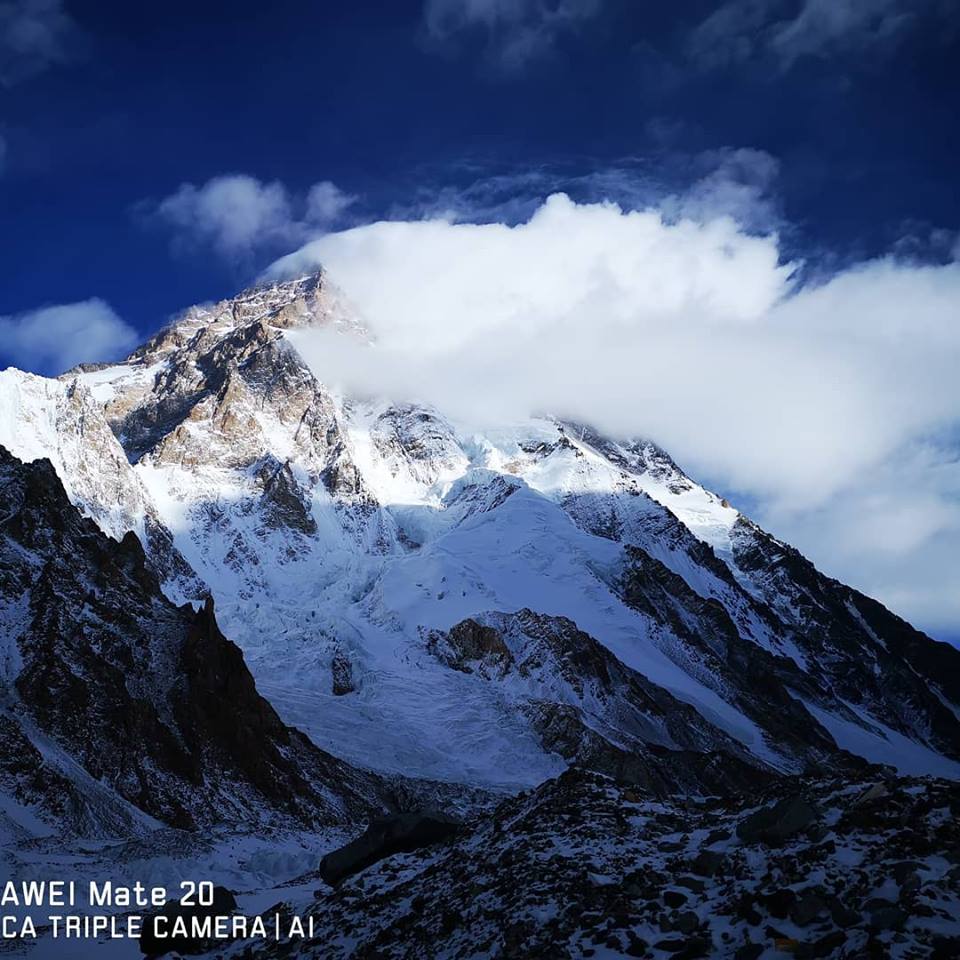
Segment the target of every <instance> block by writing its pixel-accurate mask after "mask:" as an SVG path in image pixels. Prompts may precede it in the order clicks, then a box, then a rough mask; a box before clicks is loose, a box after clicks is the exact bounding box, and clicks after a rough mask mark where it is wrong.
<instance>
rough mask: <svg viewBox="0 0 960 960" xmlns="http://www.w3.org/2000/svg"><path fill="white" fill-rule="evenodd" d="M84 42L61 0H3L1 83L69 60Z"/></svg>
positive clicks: (0, 4)
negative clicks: (4, 0)
mask: <svg viewBox="0 0 960 960" xmlns="http://www.w3.org/2000/svg"><path fill="white" fill-rule="evenodd" d="M82 45H83V34H82V32H81V30H80V28H79V27H78V26H77V23H76V22H75V21H74V19H73V18H72V17H71V16H70V15H69V14H68V13H67V12H66V11H65V10H64V9H63V3H62V2H61V0H6V2H0V86H5V87H10V86H13V85H14V84H16V83H19V82H20V81H22V80H27V79H29V78H30V77H32V76H35V75H36V74H38V73H43V71H44V70H46V69H48V68H49V67H51V66H54V65H56V64H61V63H67V62H69V61H70V60H72V59H73V58H74V57H75V56H76V55H77V53H78V52H79V51H80V49H81V48H82Z"/></svg>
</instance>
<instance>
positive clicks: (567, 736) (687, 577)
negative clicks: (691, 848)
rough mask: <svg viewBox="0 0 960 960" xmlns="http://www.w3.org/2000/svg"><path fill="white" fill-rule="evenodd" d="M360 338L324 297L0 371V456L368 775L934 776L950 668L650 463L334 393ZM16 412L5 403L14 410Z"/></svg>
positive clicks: (297, 284)
mask: <svg viewBox="0 0 960 960" xmlns="http://www.w3.org/2000/svg"><path fill="white" fill-rule="evenodd" d="M320 329H322V330H327V331H330V330H333V331H337V332H339V333H340V334H341V335H343V336H347V337H354V338H357V339H358V340H360V341H361V342H366V341H369V340H370V339H371V338H370V336H369V334H368V333H367V332H366V330H365V329H364V326H363V324H362V322H361V320H360V319H359V318H358V317H357V316H356V314H355V312H354V311H353V310H352V308H351V307H350V305H349V302H348V301H347V299H346V298H345V297H344V295H343V294H342V293H340V292H339V291H338V290H337V289H336V288H335V287H334V286H333V285H332V284H331V283H330V282H329V281H328V279H327V277H326V275H325V274H323V273H318V274H314V275H310V276H304V277H298V278H296V279H293V280H289V281H283V282H272V283H267V284H263V285H260V286H257V287H254V288H252V289H251V290H248V291H245V292H244V293H242V294H240V295H239V296H238V297H236V298H233V299H230V300H226V301H222V302H220V303H217V304H213V305H207V306H203V307H195V308H192V309H190V310H188V311H187V312H186V313H185V314H184V315H183V316H181V317H180V318H178V319H177V320H175V321H174V322H173V323H172V324H171V325H170V326H169V327H168V328H166V329H164V330H163V331H161V332H160V333H159V334H157V335H156V336H155V337H153V338H152V339H151V340H149V341H148V342H147V343H146V344H144V345H143V346H142V347H140V348H139V349H138V350H136V351H135V352H134V353H133V354H132V355H131V356H130V357H129V358H128V359H127V360H126V361H124V362H122V363H119V364H114V365H99V366H96V367H87V368H84V369H78V370H74V371H70V372H69V373H67V374H65V375H64V376H63V377H61V378H60V380H59V381H48V380H42V379H40V378H34V377H30V376H27V375H24V374H20V373H18V372H16V371H6V372H5V373H3V374H0V401H2V405H3V406H2V409H3V411H4V416H3V419H2V420H0V423H2V424H4V427H3V428H2V429H0V442H4V443H6V444H7V445H8V446H10V447H11V449H12V450H13V452H14V453H16V454H18V455H20V456H24V457H27V458H29V457H32V456H38V455H45V456H48V457H50V459H51V461H52V462H53V463H54V464H55V466H56V468H57V470H58V473H59V474H60V475H61V478H62V480H63V482H64V485H65V487H66V489H67V491H68V493H69V495H70V497H71V499H72V500H73V502H74V503H75V504H76V505H77V506H78V507H79V509H80V510H81V511H83V512H84V513H85V514H86V515H87V516H89V517H90V518H91V519H92V520H94V521H95V522H96V523H98V524H99V525H100V526H101V528H102V529H104V530H105V531H106V532H108V533H110V534H111V535H113V536H118V535H120V534H121V533H122V532H124V531H133V532H134V533H136V534H137V536H138V537H139V538H140V539H141V541H142V542H143V543H144V545H145V549H146V552H147V557H148V564H149V566H150V567H151V569H152V570H154V571H155V573H156V575H157V577H158V578H159V579H160V581H161V582H162V584H163V589H164V590H165V591H166V593H167V594H168V596H170V597H171V598H172V599H173V600H174V601H176V602H178V603H181V602H183V601H185V600H188V599H192V600H195V601H199V600H201V599H202V598H203V597H205V596H207V595H208V594H209V595H210V596H212V597H213V598H214V600H215V603H216V609H217V616H218V620H219V622H220V623H221V624H222V625H223V629H224V632H225V634H226V635H227V636H229V637H231V639H232V640H234V641H235V642H236V643H237V644H239V646H240V647H241V649H242V650H243V652H244V656H245V658H246V661H247V663H248V664H249V666H250V669H251V671H252V673H253V675H254V676H255V678H256V681H257V685H258V688H259V689H260V690H261V691H262V692H263V694H264V695H265V696H266V697H267V698H268V699H269V700H270V702H271V704H272V705H273V706H274V708H275V709H276V710H277V711H278V713H279V715H280V716H281V717H282V718H283V719H284V721H285V722H286V723H288V724H293V725H295V726H297V727H299V728H301V729H302V730H304V731H305V732H306V733H307V734H308V735H309V736H310V737H311V738H312V739H313V740H314V741H315V742H316V743H317V744H318V746H320V747H321V748H323V749H325V750H328V751H329V752H331V753H333V754H335V755H338V756H340V757H342V758H343V759H344V760H346V761H348V762H351V763H354V764H358V765H361V766H364V767H368V768H371V769H373V770H376V771H378V772H380V773H388V774H401V775H404V776H416V777H427V778H434V779H437V780H443V781H447V782H450V783H458V784H465V785H471V786H474V787H480V788H487V789H494V790H506V791H512V790H516V789H519V788H522V787H529V786H533V785H535V784H537V783H539V782H542V781H543V780H545V779H546V778H548V777H550V776H554V775H556V774H558V773H559V772H561V771H562V770H563V769H564V768H565V767H566V766H567V765H568V764H569V763H571V762H574V761H576V762H581V761H583V760H584V759H585V758H587V759H589V762H590V763H592V764H593V765H594V766H595V767H596V768H597V769H601V770H611V769H619V770H624V769H628V768H629V769H630V770H631V771H632V774H631V775H632V776H634V777H636V778H638V779H639V780H640V781H642V782H643V783H644V784H647V785H650V784H654V783H655V784H658V785H659V787H660V788H661V789H662V790H664V791H669V790H672V789H675V788H676V787H677V786H678V785H680V784H683V785H684V787H685V788H694V787H698V786H699V787H700V788H702V789H707V790H713V789H715V788H716V787H718V786H719V785H720V784H719V782H717V781H715V779H714V778H713V775H712V774H710V773H709V771H710V770H711V769H713V768H714V767H715V766H716V765H711V764H710V763H708V762H707V761H706V760H705V759H704V758H709V757H716V756H723V757H724V758H726V759H727V762H726V763H725V764H724V766H725V769H726V770H727V771H728V774H729V778H730V779H731V780H732V781H735V782H738V783H741V784H742V783H744V782H746V781H747V780H748V779H749V778H750V777H756V778H758V780H759V781H763V780H764V779H765V778H766V777H767V776H768V775H769V774H772V773H775V772H778V773H790V772H799V771H801V770H803V769H804V768H806V767H808V766H809V765H811V764H822V763H835V764H839V765H846V766H849V765H851V764H854V765H855V764H856V763H857V762H859V760H858V758H861V759H865V760H868V761H875V762H885V763H892V764H894V765H895V766H897V767H899V769H901V771H903V772H905V773H938V774H942V775H947V776H954V777H955V776H957V775H958V773H960V713H958V710H960V679H958V678H960V669H958V667H960V652H958V651H956V650H955V649H954V648H952V647H949V646H947V645H945V644H940V643H936V642H935V641H933V640H931V639H930V638H928V637H926V636H924V635H923V634H921V633H919V632H918V631H916V630H914V629H913V628H911V627H910V626H909V625H908V624H906V623H905V622H904V621H902V620H900V619H899V618H898V617H896V616H895V615H893V614H892V613H890V612H889V611H887V610H886V609H884V608H883V607H882V606H881V605H880V604H878V603H877V602H875V601H873V600H871V599H869V598H867V597H865V596H863V595H862V594H860V593H858V592H857V591H855V590H852V589H850V588H848V587H845V586H844V585H842V584H840V583H838V582H836V581H834V580H832V579H830V578H828V577H826V576H824V575H823V574H821V573H820V572H819V571H818V570H816V568H815V567H814V566H813V565H812V564H811V563H809V561H807V560H806V559H805V558H803V557H802V556H801V555H800V554H799V553H798V552H797V551H795V550H793V549H792V548H790V547H789V546H788V545H786V544H784V543H781V542H780V541H778V540H776V539H775V538H774V537H772V536H771V535H769V534H767V533H766V532H764V531H763V530H761V529H760V528H759V527H757V526H756V525H755V524H754V523H752V522H751V521H750V520H749V519H747V518H746V517H744V516H743V515H741V514H740V513H739V512H738V511H737V510H736V509H735V508H733V507H732V506H730V505H729V504H727V503H726V501H724V500H722V499H721V498H719V497H717V496H716V495H714V494H712V493H710V492H709V491H707V490H706V489H704V488H703V487H702V486H700V485H698V484H697V483H695V482H694V481H693V480H691V479H690V478H689V477H687V476H686V475H685V474H684V473H683V472H682V470H681V469H680V468H679V467H678V466H677V465H676V463H674V462H673V461H672V460H671V458H670V457H669V456H668V455H667V454H666V453H665V452H664V451H663V450H662V449H660V448H659V447H658V446H657V445H656V444H655V443H653V442H651V441H649V440H644V439H640V440H626V439H622V438H613V437H606V436H603V435H602V434H600V433H599V432H597V431H596V430H594V429H592V428H590V427H588V426H586V425H582V424H575V423H569V422H561V421H558V420H555V419H551V418H547V417H540V418H530V419H526V420H524V421H522V422H518V423H512V424H503V425H500V426H499V427H495V428H487V429H484V430H482V431H478V430H477V429H476V428H471V427H466V426H464V425H461V424H456V423H454V422H452V421H451V420H450V419H448V418H446V417H445V416H444V415H443V413H442V412H441V411H437V410H434V409H432V408H430V407H427V406H424V405H421V404H418V403H416V402H414V401H412V400H411V401H409V402H404V403H398V402H392V401H390V400H386V399H378V398H373V397H358V396H344V395H341V394H340V393H338V392H337V391H336V390H335V389H334V388H333V387H331V386H330V385H329V384H326V383H323V382H321V381H320V380H319V379H318V378H317V377H316V376H315V374H314V373H313V371H312V370H311V368H310V367H309V365H308V364H307V363H306V361H305V360H304V358H303V356H302V354H301V353H300V351H299V350H298V344H300V343H302V342H303V338H304V337H309V336H310V335H311V332H312V331H314V330H320ZM11 398H13V399H11Z"/></svg>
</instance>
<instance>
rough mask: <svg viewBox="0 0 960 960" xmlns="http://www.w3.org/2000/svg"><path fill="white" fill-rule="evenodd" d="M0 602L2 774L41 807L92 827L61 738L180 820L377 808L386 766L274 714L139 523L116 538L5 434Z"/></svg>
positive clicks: (84, 764) (91, 772)
mask: <svg viewBox="0 0 960 960" xmlns="http://www.w3.org/2000/svg"><path fill="white" fill-rule="evenodd" d="M0 602H2V604H3V606H2V611H3V613H4V630H5V632H6V634H7V636H6V650H5V654H6V657H5V659H6V668H5V672H4V684H3V687H2V709H3V713H2V715H0V722H2V727H0V730H2V731H3V733H2V735H3V740H4V756H5V761H4V763H3V765H2V768H0V776H2V777H3V779H4V780H5V782H6V784H7V786H8V787H9V789H11V790H12V792H13V793H14V795H15V796H19V797H20V798H21V800H22V802H27V803H34V804H38V805H39V809H40V811H41V813H43V812H44V811H45V812H46V813H47V814H50V815H54V819H59V820H61V821H66V822H68V823H70V824H72V826H73V827H74V828H75V829H83V828H84V827H85V826H87V827H89V826H90V824H89V823H85V821H86V820H88V818H87V817H85V816H82V815H81V810H82V807H83V801H82V800H81V799H79V798H78V797H77V796H76V794H77V792H78V790H77V788H76V787H75V786H66V787H65V784H69V783H70V782H71V777H70V775H69V772H68V773H64V772H63V770H58V769H57V766H58V764H57V763H56V762H55V761H54V760H51V759H50V757H51V756H55V755H56V754H57V752H58V751H60V750H62V751H63V753H64V754H65V755H66V756H67V757H69V758H70V759H72V760H74V761H76V763H77V764H79V766H80V767H81V768H82V771H83V772H84V773H85V774H87V775H88V776H89V778H90V779H91V780H94V781H98V782H99V783H100V784H101V785H103V786H104V787H106V788H108V789H109V790H110V791H113V792H114V793H115V794H116V795H117V797H118V798H122V799H123V800H125V801H128V803H129V804H131V805H132V806H133V807H135V808H137V809H138V810H140V811H143V812H144V813H146V814H149V815H150V816H151V817H154V818H156V819H157V820H160V821H163V822H165V823H167V824H170V825H173V826H178V827H186V828H192V827H197V826H201V825H209V824H212V823H227V824H229V823H239V822H241V821H242V822H245V823H248V824H255V823H258V822H264V823H267V822H271V821H274V820H276V819H277V818H284V819H287V820H289V821H290V822H293V823H300V824H302V825H318V824H323V823H331V822H342V821H350V820H353V819H356V818H361V817H364V816H366V815H368V814H370V813H372V812H374V811H377V810H381V809H384V806H385V804H384V801H383V799H382V798H383V795H384V785H383V783H382V782H381V781H380V780H379V779H377V778H376V777H373V776H371V775H368V774H365V773H362V772H360V771H358V770H356V769H354V768H352V767H350V766H349V765H347V764H345V763H342V762H340V761H339V760H337V759H336V758H334V757H332V756H330V755H329V754H326V753H324V752H323V751H321V750H319V749H317V748H316V747H315V746H314V745H313V744H311V743H310V741H309V740H308V739H307V738H306V737H305V736H304V735H303V734H301V733H299V732H298V731H296V730H293V729H291V728H290V727H287V726H286V725H285V724H283V723H282V722H281V721H280V719H279V718H278V716H277V714H276V712H275V711H274V710H273V708H272V707H271V706H270V705H269V704H268V703H267V701H266V700H264V699H263V698H262V697H261V696H260V695H259V694H258V693H257V690H256V687H255V685H254V681H253V678H252V677H251V675H250V673H249V671H248V670H247V667H246V665H245V663H244V661H243V656H242V654H241V652H240V650H239V649H238V648H237V647H236V646H235V645H234V644H232V643H231V642H230V641H229V640H227V639H226V638H225V637H224V636H223V634H222V633H221V632H220V630H219V629H218V627H217V623H216V619H215V617H214V611H213V605H212V601H208V602H207V603H206V605H204V606H203V607H202V608H201V609H199V610H198V611H194V609H193V608H192V607H191V606H190V605H185V606H183V607H177V606H175V605H174V604H173V603H171V602H170V601H169V600H167V598H166V597H165V596H164V595H163V594H162V593H161V591H160V587H159V584H158V582H157V580H156V577H155V575H154V574H153V572H152V571H151V569H150V568H149V566H148V565H147V564H146V563H145V561H144V553H143V549H142V547H141V545H140V542H139V541H138V540H137V538H136V537H135V536H134V535H133V534H128V535H127V536H125V537H124V539H123V540H122V541H121V542H120V543H117V542H116V541H113V540H111V539H110V538H109V537H107V536H105V535H104V534H103V533H101V532H100V530H99V529H98V528H97V526H96V525H95V524H94V523H93V522H92V521H90V520H87V519H84V518H82V517H81V516H80V514H79V513H78V511H77V510H76V508H74V507H73V506H72V505H71V504H70V502H69V500H68V499H67V496H66V494H65V493H64V490H63V487H62V485H61V483H60V481H59V480H58V478H57V476H56V474H55V473H54V471H53V469H52V467H51V466H50V464H49V462H48V461H45V460H41V461H36V462H34V463H30V464H23V463H21V462H20V461H19V460H17V459H16V458H14V457H12V456H11V455H10V454H9V453H7V451H6V450H4V449H3V448H0ZM34 742H36V743H40V744H49V747H48V748H44V749H42V750H41V751H40V752H39V753H38V752H37V748H36V747H35V746H34V745H32V744H33V743H34ZM41 754H42V759H41ZM31 757H34V759H35V760H37V762H36V763H34V762H31ZM61 766H62V764H61ZM67 766H68V767H69V764H67ZM81 792H82V791H81ZM121 806H122V804H121ZM67 808H70V809H67Z"/></svg>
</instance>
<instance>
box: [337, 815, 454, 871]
mask: <svg viewBox="0 0 960 960" xmlns="http://www.w3.org/2000/svg"><path fill="white" fill-rule="evenodd" d="M462 829H463V825H462V824H461V823H460V821H459V820H455V819H454V818H453V817H448V816H446V815H445V814H443V813H439V812H437V811H431V812H422V813H398V814H393V815H392V816H388V817H381V818H380V819H378V820H374V821H372V822H371V823H370V825H369V826H368V827H367V829H366V831H364V833H362V834H361V835H360V836H359V837H357V839H356V840H351V841H350V843H348V844H347V845H346V846H345V847H341V848H340V849H339V850H334V851H333V852H332V853H328V854H327V855H326V856H325V857H324V858H323V859H322V860H321V861H320V876H321V877H323V879H324V880H326V881H327V883H329V884H331V885H332V886H335V885H336V884H338V883H340V882H341V881H342V880H344V879H345V878H346V877H349V876H352V875H353V874H355V873H359V872H360V871H361V870H364V869H366V868H367V867H369V866H370V865H371V864H373V863H376V862H377V861H378V860H383V859H384V858H386V857H391V856H393V855H394V854H395V853H411V852H412V851H414V850H418V849H420V848H421V847H427V846H430V845H431V844H434V843H441V842H442V841H444V840H450V839H452V838H453V837H455V836H456V835H457V834H458V833H459V832H460V831H461V830H462Z"/></svg>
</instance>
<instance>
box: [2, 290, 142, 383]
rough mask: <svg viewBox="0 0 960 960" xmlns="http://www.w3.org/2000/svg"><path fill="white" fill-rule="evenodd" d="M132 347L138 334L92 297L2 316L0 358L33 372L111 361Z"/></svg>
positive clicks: (59, 370) (54, 373) (101, 301)
mask: <svg viewBox="0 0 960 960" xmlns="http://www.w3.org/2000/svg"><path fill="white" fill-rule="evenodd" d="M136 343H137V332H136V330H134V329H133V327H131V326H130V325H129V324H127V323H125V322H124V321H123V320H121V319H120V317H118V316H117V314H116V313H114V311H113V310H112V309H111V308H110V306H109V305H108V304H106V303H104V301H103V300H99V299H96V298H94V299H90V300H81V301H80V302H78V303H65V304H60V305H57V306H50V307H42V308H40V309H39V310H31V311H29V312H26V313H20V314H15V315H13V316H6V317H0V359H2V360H3V361H4V362H6V363H8V364H12V365H13V366H16V367H20V368H22V369H24V370H30V371H33V372H34V373H43V374H48V375H56V374H59V373H62V372H63V371H64V370H68V369H69V368H70V367H73V366H75V365H76V364H78V363H83V362H85V361H95V360H104V359H114V358H115V357H118V356H120V355H121V354H122V353H124V352H125V351H127V350H130V349H132V348H133V347H134V346H136Z"/></svg>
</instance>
